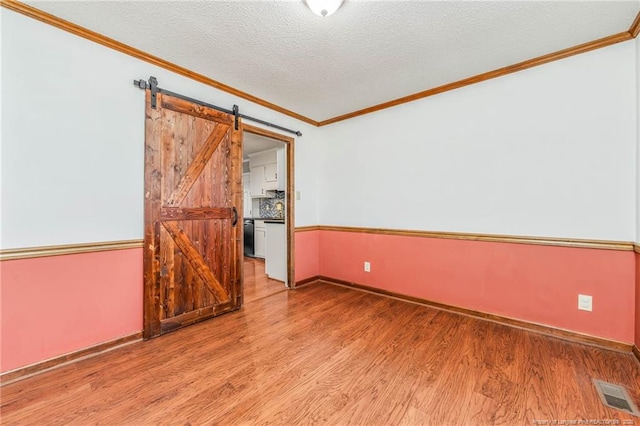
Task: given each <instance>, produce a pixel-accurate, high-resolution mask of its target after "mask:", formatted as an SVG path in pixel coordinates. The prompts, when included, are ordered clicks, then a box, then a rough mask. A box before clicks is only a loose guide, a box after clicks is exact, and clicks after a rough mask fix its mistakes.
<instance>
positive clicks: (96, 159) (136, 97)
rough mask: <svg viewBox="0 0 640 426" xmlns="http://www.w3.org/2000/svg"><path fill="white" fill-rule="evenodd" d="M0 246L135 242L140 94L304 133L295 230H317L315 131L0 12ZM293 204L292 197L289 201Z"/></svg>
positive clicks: (139, 201) (299, 144)
mask: <svg viewBox="0 0 640 426" xmlns="http://www.w3.org/2000/svg"><path fill="white" fill-rule="evenodd" d="M0 13H1V15H0V16H1V25H2V29H1V32H2V33H1V34H2V55H3V56H2V77H1V89H0V90H2V104H3V108H2V117H1V120H2V124H3V126H2V130H1V132H2V133H1V137H2V157H1V161H2V163H1V165H2V172H1V173H2V176H1V179H2V187H1V191H2V193H1V199H2V210H1V221H2V234H1V244H0V247H1V248H4V249H6V248H18V247H31V246H43V245H57V244H70V243H83V242H94V241H111V240H125V239H138V238H142V237H143V187H144V176H143V167H144V92H143V91H142V90H139V89H136V88H135V87H134V86H133V80H134V79H139V78H143V79H148V78H149V76H150V75H153V76H155V77H157V78H158V80H159V82H160V86H161V87H164V88H167V89H169V90H172V91H174V92H178V93H183V94H185V95H188V96H191V97H194V98H198V99H203V100H206V101H208V102H210V103H214V104H217V105H221V106H225V107H227V108H231V106H232V105H233V104H238V105H239V106H240V110H241V112H242V113H244V114H248V115H253V116H257V117H259V118H262V119H265V120H268V121H273V122H275V123H277V124H280V125H283V126H285V127H290V128H293V129H296V130H300V131H302V132H303V136H302V137H300V138H296V144H295V150H296V189H297V190H299V191H301V195H302V198H301V200H300V201H298V202H296V225H297V226H304V225H312V224H316V223H317V198H316V193H317V191H316V184H317V172H316V167H317V166H316V165H317V160H316V158H317V155H316V151H317V145H318V142H319V140H318V133H319V129H318V128H316V127H313V126H310V125H307V124H304V123H302V122H299V121H297V120H295V119H293V118H290V117H287V116H284V115H282V114H279V113H276V112H274V111H271V110H269V109H266V108H263V107H261V106H259V105H256V104H252V103H250V102H248V101H245V100H243V99H238V98H236V97H234V96H231V95H229V94H227V93H224V92H221V91H218V90H215V89H213V88H211V87H208V86H205V85H202V84H199V83H196V82H194V81H192V80H190V79H187V78H184V77H181V76H179V75H176V74H173V73H171V72H168V71H166V70H163V69H160V68H157V67H154V66H152V65H150V64H147V63H145V62H142V61H139V60H137V59H134V58H132V57H129V56H127V55H124V54H121V53H118V52H116V51H113V50H111V49H108V48H106V47H103V46H100V45H98V44H95V43H93V42H90V41H87V40H84V39H82V38H80V37H77V36H74V35H71V34H68V33H66V32H64V31H61V30H58V29H56V28H54V27H52V26H49V25H46V24H43V23H40V22H38V21H36V20H33V19H30V18H27V17H24V16H22V15H19V14H17V13H14V12H12V11H8V10H6V9H4V8H2V11H1V12H0ZM292 198H293V197H292Z"/></svg>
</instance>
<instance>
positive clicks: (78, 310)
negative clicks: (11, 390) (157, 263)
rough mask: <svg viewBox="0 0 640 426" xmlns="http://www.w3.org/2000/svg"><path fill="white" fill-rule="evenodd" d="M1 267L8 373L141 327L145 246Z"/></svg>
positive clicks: (1, 363)
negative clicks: (143, 249) (143, 252)
mask: <svg viewBox="0 0 640 426" xmlns="http://www.w3.org/2000/svg"><path fill="white" fill-rule="evenodd" d="M0 268H1V269H0V278H1V284H0V295H1V299H0V306H1V323H0V332H1V342H2V347H1V348H0V354H1V357H2V358H1V360H0V371H2V372H5V371H10V370H13V369H15V368H18V367H23V366H26V365H29V364H33V363H36V362H39V361H43V360H46V359H48V358H53V357H56V356H59V355H63V354H65V353H69V352H73V351H77V350H79V349H83V348H86V347H89V346H93V345H95V344H98V343H102V342H106V341H109V340H113V339H116V338H118V337H122V336H127V335H130V334H133V333H136V332H139V331H140V330H142V248H139V249H130V250H116V251H104V252H96V253H82V254H73V255H65V256H54V257H41V258H33V259H23V260H9V261H2V262H0Z"/></svg>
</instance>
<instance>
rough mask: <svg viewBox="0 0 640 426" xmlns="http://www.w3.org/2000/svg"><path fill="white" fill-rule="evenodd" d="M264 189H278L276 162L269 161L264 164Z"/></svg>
mask: <svg viewBox="0 0 640 426" xmlns="http://www.w3.org/2000/svg"><path fill="white" fill-rule="evenodd" d="M264 189H265V190H266V191H275V190H276V189H278V166H277V164H276V163H269V164H267V165H265V166H264Z"/></svg>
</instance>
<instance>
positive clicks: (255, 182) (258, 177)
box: [249, 166, 264, 198]
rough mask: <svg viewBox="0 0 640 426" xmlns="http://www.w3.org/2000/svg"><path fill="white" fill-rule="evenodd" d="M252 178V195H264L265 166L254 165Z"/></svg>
mask: <svg viewBox="0 0 640 426" xmlns="http://www.w3.org/2000/svg"><path fill="white" fill-rule="evenodd" d="M249 175H250V176H249V179H251V183H250V188H251V196H252V197H254V198H256V197H262V196H263V195H264V166H257V167H252V168H251V172H250V174H249Z"/></svg>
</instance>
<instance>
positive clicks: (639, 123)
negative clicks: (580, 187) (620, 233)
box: [635, 37, 640, 243]
mask: <svg viewBox="0 0 640 426" xmlns="http://www.w3.org/2000/svg"><path fill="white" fill-rule="evenodd" d="M635 44H636V94H637V96H636V131H637V136H636V242H637V243H640V37H636V40H635Z"/></svg>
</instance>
